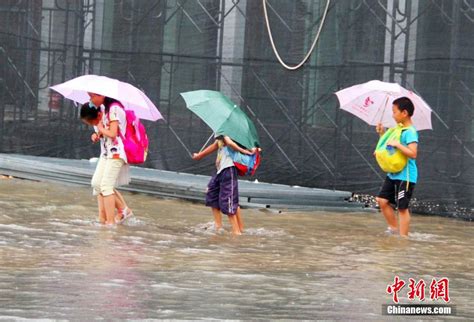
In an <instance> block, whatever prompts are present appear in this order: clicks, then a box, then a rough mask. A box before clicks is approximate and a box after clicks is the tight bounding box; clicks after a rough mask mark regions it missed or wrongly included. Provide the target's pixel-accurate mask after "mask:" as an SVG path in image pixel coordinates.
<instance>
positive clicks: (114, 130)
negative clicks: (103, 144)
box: [97, 121, 118, 140]
mask: <svg viewBox="0 0 474 322" xmlns="http://www.w3.org/2000/svg"><path fill="white" fill-rule="evenodd" d="M97 129H98V130H99V134H102V135H104V136H106V137H108V138H111V139H112V140H114V139H115V138H116V137H117V134H118V121H111V122H110V125H109V129H108V130H107V129H106V128H105V127H104V124H102V122H99V123H98V124H97Z"/></svg>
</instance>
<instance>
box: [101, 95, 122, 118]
mask: <svg viewBox="0 0 474 322" xmlns="http://www.w3.org/2000/svg"><path fill="white" fill-rule="evenodd" d="M113 103H118V104H119V105H122V103H120V102H119V101H117V100H116V99H114V98H110V97H107V96H106V97H105V98H104V103H103V104H104V106H105V114H107V113H109V109H110V105H112V104H113Z"/></svg>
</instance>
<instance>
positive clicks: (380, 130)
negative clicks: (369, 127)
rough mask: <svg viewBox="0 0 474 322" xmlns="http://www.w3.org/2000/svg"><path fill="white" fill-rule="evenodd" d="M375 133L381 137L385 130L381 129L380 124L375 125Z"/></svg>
mask: <svg viewBox="0 0 474 322" xmlns="http://www.w3.org/2000/svg"><path fill="white" fill-rule="evenodd" d="M375 131H376V132H377V133H378V134H379V135H383V134H384V133H385V129H384V128H383V125H382V123H379V124H377V126H376V127H375Z"/></svg>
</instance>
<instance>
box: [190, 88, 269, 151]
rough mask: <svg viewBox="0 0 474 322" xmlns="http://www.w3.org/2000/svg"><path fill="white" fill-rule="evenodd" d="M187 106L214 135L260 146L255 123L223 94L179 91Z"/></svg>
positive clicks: (247, 145)
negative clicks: (225, 136)
mask: <svg viewBox="0 0 474 322" xmlns="http://www.w3.org/2000/svg"><path fill="white" fill-rule="evenodd" d="M181 96H182V97H183V98H184V101H185V102H186V106H187V108H189V109H190V110H191V111H193V112H194V113H195V114H196V115H197V116H199V117H200V118H201V119H202V120H203V121H204V122H205V123H206V124H207V125H209V127H210V128H211V129H212V130H213V131H214V133H215V134H216V135H227V136H229V137H230V138H231V139H232V140H234V141H236V142H238V143H240V144H241V145H243V146H244V147H246V148H248V149H251V148H254V147H256V146H260V143H259V140H258V135H257V130H256V129H255V125H254V124H253V122H252V121H251V120H250V119H249V118H248V116H247V115H246V114H245V113H244V112H242V110H241V109H240V108H239V107H238V106H237V105H235V104H234V103H233V102H232V101H231V100H230V99H229V98H227V97H226V96H225V95H224V94H222V93H220V92H216V91H209V90H198V91H192V92H186V93H181Z"/></svg>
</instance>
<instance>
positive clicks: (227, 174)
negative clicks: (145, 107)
mask: <svg viewBox="0 0 474 322" xmlns="http://www.w3.org/2000/svg"><path fill="white" fill-rule="evenodd" d="M228 148H231V149H233V150H235V151H238V152H240V153H243V154H247V155H252V154H254V153H255V151H254V149H253V150H252V151H249V150H246V149H243V148H241V147H240V146H239V145H237V143H235V142H234V141H232V139H231V138H230V137H228V136H219V137H216V140H215V141H214V143H213V144H211V145H210V146H208V147H207V148H205V149H204V150H203V151H201V152H199V153H194V154H193V159H194V160H201V159H202V158H204V157H205V156H207V155H209V154H211V153H212V152H214V151H217V158H216V168H217V172H216V174H215V175H213V176H212V178H211V180H210V181H209V184H208V186H207V193H206V206H208V207H211V208H212V214H213V215H214V221H215V228H216V230H219V229H221V228H222V216H221V212H222V213H224V214H226V215H227V216H228V218H229V222H230V224H231V226H232V234H234V235H241V234H242V232H243V230H244V223H243V221H242V217H241V215H240V206H239V188H238V181H237V170H236V169H235V166H234V162H233V160H232V158H231V157H230V155H229V153H228V151H227V149H228Z"/></svg>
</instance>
